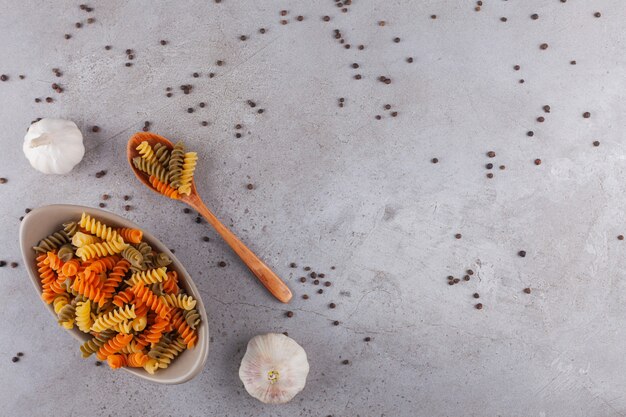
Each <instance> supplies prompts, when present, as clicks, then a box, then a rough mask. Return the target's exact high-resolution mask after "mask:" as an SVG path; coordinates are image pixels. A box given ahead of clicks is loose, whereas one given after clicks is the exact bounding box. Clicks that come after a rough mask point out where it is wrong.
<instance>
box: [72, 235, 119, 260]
mask: <svg viewBox="0 0 626 417" xmlns="http://www.w3.org/2000/svg"><path fill="white" fill-rule="evenodd" d="M128 247H129V246H128V243H124V241H123V240H117V241H115V240H112V241H109V242H101V243H94V244H91V245H86V246H83V247H82V248H78V249H76V255H78V257H79V258H81V259H82V260H83V261H86V260H88V259H92V258H96V257H102V256H106V255H115V254H116V253H120V252H122V251H123V250H124V249H126V248H128Z"/></svg>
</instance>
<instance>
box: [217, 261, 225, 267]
mask: <svg viewBox="0 0 626 417" xmlns="http://www.w3.org/2000/svg"><path fill="white" fill-rule="evenodd" d="M217 266H219V267H220V268H224V267H225V266H226V262H224V261H219V262H218V263H217Z"/></svg>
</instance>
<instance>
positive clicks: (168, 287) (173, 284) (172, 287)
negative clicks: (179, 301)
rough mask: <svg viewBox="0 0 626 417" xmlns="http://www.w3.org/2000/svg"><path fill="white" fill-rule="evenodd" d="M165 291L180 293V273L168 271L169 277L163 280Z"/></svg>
mask: <svg viewBox="0 0 626 417" xmlns="http://www.w3.org/2000/svg"><path fill="white" fill-rule="evenodd" d="M163 291H164V292H166V293H167V294H174V295H176V294H178V291H179V288H178V273H177V272H176V271H167V279H166V280H165V281H163Z"/></svg>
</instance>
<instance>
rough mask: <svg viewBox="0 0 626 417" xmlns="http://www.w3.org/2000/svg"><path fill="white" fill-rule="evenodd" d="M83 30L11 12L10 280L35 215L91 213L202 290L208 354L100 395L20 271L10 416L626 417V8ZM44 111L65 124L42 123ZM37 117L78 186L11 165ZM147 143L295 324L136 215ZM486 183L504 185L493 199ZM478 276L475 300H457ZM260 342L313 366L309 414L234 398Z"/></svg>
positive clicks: (495, 1)
mask: <svg viewBox="0 0 626 417" xmlns="http://www.w3.org/2000/svg"><path fill="white" fill-rule="evenodd" d="M78 4H79V2H69V1H55V2H45V1H17V0H12V1H10V0H4V1H2V2H1V4H0V7H1V13H0V73H4V74H8V75H9V76H10V79H9V80H8V81H7V82H0V103H1V105H2V112H1V113H0V125H1V126H2V132H1V133H0V140H1V141H2V142H1V143H2V145H3V148H2V152H1V153H0V177H6V178H7V179H8V182H7V183H6V184H3V185H0V200H1V202H0V213H1V214H2V216H1V218H0V226H1V227H0V230H1V231H0V259H4V260H6V261H8V262H11V261H17V262H21V260H20V255H19V252H18V246H17V236H18V234H17V231H18V228H19V217H20V216H22V215H23V213H24V209H25V208H27V207H38V206H41V205H45V204H50V203H61V202H62V203H75V204H86V205H93V206H96V205H97V204H98V203H99V201H100V200H99V197H100V195H101V194H103V193H109V194H111V195H112V198H111V200H109V201H107V209H109V210H111V211H113V212H115V213H118V214H123V215H125V216H126V217H128V218H129V219H131V220H133V221H135V222H138V223H140V224H142V225H144V226H145V228H146V229H147V230H150V231H151V232H153V233H155V234H156V235H157V236H159V237H161V239H162V240H163V241H164V242H165V243H166V244H168V245H169V246H170V247H171V248H174V249H176V255H177V256H179V258H180V260H181V261H182V262H183V263H184V264H185V265H186V267H187V269H188V271H189V272H190V273H191V274H193V276H194V277H195V280H196V283H197V285H198V287H199V288H200V291H201V293H202V296H203V298H204V301H205V303H206V305H207V308H208V314H209V317H210V326H211V335H212V344H211V351H210V354H209V360H208V364H207V366H206V368H205V370H204V372H203V373H202V374H201V375H200V376H198V377H197V378H196V379H194V380H193V381H192V382H189V383H187V384H184V385H180V386H173V387H172V386H157V385H153V384H150V383H146V382H143V381H140V380H138V379H136V378H133V377H131V376H130V375H127V374H126V373H123V372H114V371H111V370H109V369H107V368H106V367H100V368H98V367H96V366H94V360H93V359H91V360H82V359H81V358H80V354H79V351H78V346H77V344H76V342H75V341H74V339H72V338H71V337H70V336H68V335H67V334H66V333H64V331H63V330H62V329H61V328H59V327H56V324H55V323H54V321H53V320H52V319H51V317H50V316H49V314H48V312H46V311H45V309H44V308H43V306H42V305H41V303H40V301H38V299H37V296H36V294H35V293H34V291H33V290H32V288H31V284H30V282H29V281H28V280H27V279H26V276H25V275H24V268H23V266H22V265H20V266H19V267H18V268H17V269H11V268H10V267H8V266H7V267H4V268H1V269H0V306H2V307H1V308H0V319H1V320H0V323H2V324H0V375H1V376H2V377H1V382H0V404H2V407H1V408H0V415H3V416H17V415H26V414H28V415H31V416H40V415H55V416H84V415H97V416H108V415H120V416H137V415H159V416H170V415H176V416H179V415H183V416H206V415H214V416H222V415H229V416H260V415H263V416H270V415H271V416H326V415H332V416H387V417H389V416H538V417H544V416H622V415H626V397H624V392H625V389H626V372H625V371H626V364H625V360H624V354H623V352H624V344H625V343H624V342H625V340H626V329H625V327H624V319H623V318H624V316H625V315H626V303H625V301H626V295H625V294H626V292H625V290H626V284H624V280H623V275H624V274H623V271H624V269H625V268H626V258H625V257H624V253H625V252H626V246H624V245H626V243H624V242H621V241H618V240H617V238H616V236H617V235H618V234H620V233H626V226H624V214H623V213H624V207H625V206H626V203H625V202H624V194H625V191H626V180H625V179H624V170H625V168H626V145H625V143H624V134H623V129H622V127H623V126H624V123H625V117H626V105H625V104H624V87H625V86H624V68H625V64H626V56H625V55H624V43H625V42H626V30H625V29H624V19H625V18H626V9H624V5H623V2H622V1H620V0H596V1H593V2H591V1H577V0H568V1H567V2H566V3H562V2H561V1H559V0H550V1H546V0H532V1H531V0H525V1H508V2H507V1H501V0H485V1H484V5H483V7H482V10H481V11H480V12H476V11H474V7H475V2H473V1H457V0H448V1H443V0H442V1H430V2H418V1H410V0H403V1H399V0H398V1H388V2H374V1H365V0H355V1H354V2H353V5H351V6H350V7H349V12H348V13H345V14H344V13H341V11H340V9H339V8H337V7H335V6H334V5H333V2H332V1H331V0H316V1H306V2H305V1H300V2H286V1H263V2H261V1H252V0H249V1H233V0H223V1H222V3H221V4H215V3H213V2H212V1H208V0H207V1H177V2H167V3H165V2H158V4H157V2H149V1H133V2H123V1H106V2H105V1H102V2H93V3H89V5H90V6H92V7H94V9H95V10H94V12H93V13H91V14H88V13H86V12H84V11H81V10H79V8H78ZM282 9H286V10H288V11H289V14H288V15H287V16H286V17H285V19H288V20H289V23H288V24H287V25H281V24H280V19H281V17H280V16H279V12H280V10H282ZM596 11H599V12H601V13H602V16H601V17H600V18H596V17H594V13H595V12H596ZM533 13H537V14H539V19H537V20H533V19H531V18H530V15H531V14H533ZM431 14H436V15H437V16H438V18H437V19H436V20H433V19H431V18H430V15H431ZM89 15H92V16H93V17H95V18H96V22H95V23H93V24H87V23H86V22H85V21H86V19H87V17H88V16H89ZM297 15H302V16H304V18H305V19H304V21H302V22H298V21H297V20H296V16H297ZM324 15H329V16H331V21H330V22H328V23H325V22H323V21H322V19H321V18H322V16H324ZM501 17H507V19H508V20H507V21H506V22H502V21H501V20H500V18H501ZM379 20H385V21H386V22H387V24H386V25H385V26H384V27H381V26H379V25H378V24H377V22H378V21H379ZM78 21H82V22H83V23H84V26H83V28H81V29H76V28H75V27H74V23H75V22H78ZM260 27H265V28H267V29H268V31H267V33H266V34H265V35H261V34H259V33H258V29H259V28H260ZM334 29H339V30H340V31H341V33H342V35H343V37H344V39H345V41H346V42H347V43H350V44H351V46H352V47H351V48H350V49H349V50H347V49H345V48H344V47H343V46H342V45H341V44H339V42H338V41H337V40H336V39H334V38H333V30H334ZM65 33H69V34H71V35H72V38H71V39H70V40H67V41H66V40H65V39H63V35H64V34H65ZM242 34H244V35H247V36H249V39H248V40H246V41H240V40H239V36H240V35H242ZM396 36H398V37H400V38H401V41H400V42H399V43H394V42H393V38H394V37H396ZM161 39H165V40H167V41H168V42H169V43H168V45H166V46H161V45H160V44H159V41H160V40H161ZM544 42H546V43H548V44H549V48H548V49H547V50H541V49H540V48H539V45H540V44H541V43H544ZM106 44H110V45H112V46H113V48H112V50H111V51H105V50H104V45H106ZM358 44H364V45H365V49H363V50H359V49H357V48H356V45H358ZM127 48H130V49H133V51H134V54H135V59H134V60H133V63H134V65H133V66H132V67H130V68H127V67H125V66H124V63H125V62H126V58H125V54H124V50H126V49H127ZM409 56H412V57H414V62H413V63H412V64H409V63H407V62H406V58H407V57H409ZM218 59H221V60H224V61H225V65H224V66H221V67H218V66H216V65H215V62H216V60H218ZM571 60H576V61H577V65H570V61H571ZM352 63H358V64H359V65H360V68H358V69H353V68H351V64H352ZM516 64H518V65H521V70H519V71H514V70H513V66H514V65H516ZM54 67H58V68H59V69H60V70H61V71H62V72H63V77H61V78H57V77H55V76H54V75H53V74H52V71H51V69H52V68H54ZM194 71H197V72H199V73H200V74H201V76H200V77H199V78H197V79H196V78H193V77H192V76H191V74H192V73H193V72H194ZM210 72H215V73H216V76H215V77H214V78H212V79H210V78H209V77H208V76H207V75H208V73H210ZM357 73H358V74H362V79H361V80H358V81H357V80H355V79H353V76H354V75H355V74H357ZM19 74H24V75H25V76H26V78H25V79H24V80H20V79H19V78H18V75H19ZM381 75H384V76H388V77H390V78H391V79H392V83H391V84H389V85H386V84H384V83H381V82H379V81H377V78H378V77H379V76H381ZM521 78H523V79H524V80H525V83H523V84H521V83H519V81H518V80H519V79H521ZM53 82H60V84H61V85H62V87H63V88H64V89H65V91H64V92H63V93H62V94H56V93H54V92H52V91H51V89H50V84H51V83H53ZM187 83H189V84H192V85H193V91H192V93H191V94H189V95H183V94H182V92H181V91H180V90H179V88H178V87H179V86H180V85H181V84H187ZM168 86H171V87H173V88H174V97H172V98H170V99H168V98H166V97H165V88H166V87H168ZM46 96H51V97H54V99H55V102H54V103H52V104H45V103H42V104H36V103H34V99H35V97H44V98H45V97H46ZM339 97H344V98H345V107H343V108H339V107H338V105H337V103H338V99H339ZM247 100H254V101H255V102H256V103H257V107H256V108H254V109H252V108H250V107H249V106H248V105H247V104H246V101H247ZM201 101H203V102H206V103H207V107H205V108H204V109H201V108H199V107H198V106H197V105H198V103H199V102H201ZM387 103H389V104H391V105H392V106H393V108H392V110H391V111H394V110H396V111H398V112H399V114H398V117H396V118H393V117H390V115H389V111H386V110H384V109H383V106H384V105H385V104H387ZM546 104H548V105H550V106H551V108H552V110H551V113H550V114H545V113H544V112H543V111H542V106H544V105H546ZM191 106H194V107H195V109H196V111H195V112H194V113H191V114H189V113H187V111H186V109H187V108H188V107H191ZM258 108H263V109H265V112H264V113H263V114H258V113H256V110H257V109H258ZM585 111H589V112H591V114H592V116H591V118H589V119H584V118H583V117H582V113H583V112H585ZM377 114H380V115H382V116H383V118H382V120H380V121H379V120H376V119H375V118H374V116H375V115H377ZM46 116H49V117H64V118H69V119H72V120H74V121H76V122H77V123H78V125H79V126H80V127H81V129H82V130H83V132H84V134H85V141H86V147H87V153H86V156H85V159H84V160H83V162H82V163H81V164H80V165H79V166H78V167H77V168H76V169H75V170H74V171H73V172H72V173H71V174H69V175H66V176H62V177H57V176H44V175H41V174H39V173H38V172H36V171H34V170H33V169H32V168H31V167H30V166H29V165H28V162H27V161H26V159H25V158H24V157H23V156H22V151H21V141H22V137H23V134H24V133H25V129H26V128H27V126H28V124H29V122H30V121H31V120H33V119H35V118H37V117H46ZM539 116H544V117H545V118H546V121H545V122H544V123H537V122H536V121H535V119H536V118H537V117H539ZM146 120H147V121H150V122H151V123H152V124H151V129H152V130H153V131H155V132H158V133H160V134H162V135H164V136H166V137H170V138H172V139H184V140H185V141H186V142H187V144H188V145H189V146H190V147H191V148H194V149H197V151H198V152H199V154H200V160H201V164H200V165H199V168H198V173H197V177H196V178H197V184H198V188H199V191H200V192H201V194H202V195H203V196H205V197H206V201H207V203H208V205H209V206H210V207H212V208H213V209H214V211H215V212H216V214H217V215H218V216H219V217H220V218H221V219H223V220H224V221H225V222H226V223H227V224H232V225H233V226H232V227H233V229H234V231H235V232H236V233H238V234H239V235H240V236H241V238H242V239H243V240H244V241H245V242H247V243H248V244H249V245H250V246H251V247H252V248H253V249H254V250H256V251H257V252H258V254H259V255H260V256H261V257H262V258H263V259H265V260H266V261H267V262H268V264H269V265H271V266H273V267H274V268H275V269H276V271H277V272H278V273H279V274H280V275H281V276H283V277H284V278H285V279H286V280H287V281H288V283H289V285H290V287H291V288H292V289H293V291H294V294H295V296H294V300H293V302H292V303H291V305H289V306H284V305H281V304H279V303H278V302H276V301H274V300H273V299H272V298H271V297H270V296H269V295H268V294H267V293H266V292H265V291H264V289H263V288H262V287H261V286H260V285H259V284H258V283H257V282H256V281H255V279H254V277H252V276H251V275H250V274H249V273H248V272H247V270H246V269H245V267H244V266H243V265H242V264H241V263H240V262H239V261H238V259H237V258H236V257H235V256H234V255H233V254H232V253H231V251H230V250H229V249H228V248H227V246H226V245H225V244H224V243H223V242H221V241H220V239H219V237H218V236H217V235H216V234H215V233H214V232H213V231H211V230H209V228H208V226H207V225H206V224H201V225H198V224H196V223H195V222H194V217H195V216H193V215H192V214H189V215H185V214H183V212H182V208H183V207H182V206H181V205H180V204H177V203H175V202H172V201H168V200H166V199H164V198H161V197H159V196H157V195H155V194H153V193H151V192H149V191H148V190H146V189H144V188H141V186H140V185H139V183H138V182H137V181H136V180H135V179H134V177H133V175H132V173H131V171H130V170H129V168H128V167H127V166H126V162H125V144H126V141H127V139H128V137H129V136H130V135H131V134H132V133H133V132H135V131H138V130H140V129H141V128H142V126H143V123H144V121H146ZM203 120H206V121H208V122H210V125H209V126H207V127H203V126H201V124H200V122H201V121H203ZM237 123H241V124H243V126H244V129H243V130H242V131H243V132H244V135H243V137H242V138H239V139H237V138H235V136H234V135H235V129H234V125H235V124H237ZM93 125H98V126H100V127H101V131H100V132H99V133H92V132H91V131H90V127H91V126H93ZM529 130H532V131H534V136H533V137H528V136H527V131H529ZM594 140H598V141H600V146H599V147H594V146H592V142H593V141H594ZM491 150H493V151H495V152H496V154H497V156H496V157H495V158H493V159H489V158H487V156H486V152H488V151H491ZM433 157H437V158H439V161H440V162H439V163H438V164H432V163H431V162H430V160H431V158H433ZM536 158H541V159H542V161H543V163H542V164H541V165H540V166H536V165H535V164H534V163H533V161H534V160H535V159H536ZM488 162H492V163H494V164H495V165H496V167H498V166H499V165H501V164H504V165H506V170H504V171H501V170H499V169H494V170H493V171H494V173H495V176H494V178H493V179H487V178H486V176H485V174H486V173H487V170H486V169H485V164H486V163H488ZM102 169H105V170H107V171H108V173H107V175H106V176H105V177H103V178H101V179H96V178H95V176H94V174H95V173H96V172H97V171H99V170H102ZM248 183H252V184H254V186H255V188H254V190H252V191H249V190H247V189H246V184H248ZM125 194H128V195H130V196H132V199H131V201H130V204H132V206H133V210H132V211H130V212H125V211H124V210H123V206H124V204H126V203H125V202H124V201H123V200H122V196H123V195H125ZM456 233H461V234H462V235H463V237H462V239H460V240H457V239H455V238H454V235H455V234H456ZM203 236H209V237H210V238H211V241H210V242H208V243H205V242H203V241H202V237H203ZM520 250H525V251H526V252H527V256H526V257H525V258H521V257H519V256H517V252H518V251H520ZM221 260H224V261H226V262H227V264H228V265H227V267H226V268H218V267H217V263H218V262H219V261H221ZM290 262H296V263H297V264H298V268H297V269H291V268H289V263H290ZM305 265H309V266H311V267H312V268H313V270H315V271H317V272H324V273H326V274H327V278H329V280H330V281H332V283H333V286H332V287H330V288H326V287H324V289H325V293H324V294H322V295H318V294H317V293H316V291H317V289H318V288H319V287H316V286H314V285H313V284H311V283H310V281H311V280H309V282H307V283H306V284H302V283H300V282H299V277H300V276H302V274H303V271H302V269H301V267H303V266H305ZM331 266H336V269H335V270H331V269H330V267H331ZM467 268H471V269H473V270H474V271H475V274H474V276H473V277H472V279H471V281H469V282H463V281H462V282H461V283H460V284H458V285H455V286H449V285H447V282H446V276H447V275H449V274H452V275H454V276H456V277H461V276H462V275H463V271H464V270H465V269H467ZM526 287H530V288H531V289H532V293H531V294H525V293H524V292H523V289H524V288H526ZM474 292H479V293H480V294H481V298H480V301H481V302H482V303H483V304H484V309H483V310H481V311H478V310H476V309H475V308H474V307H473V306H474V304H475V302H476V300H474V299H473V298H472V294H473V293H474ZM302 294H308V295H310V296H311V298H310V299H309V300H303V299H302V298H301V296H302ZM330 302H335V303H336V304H337V308H336V309H335V310H330V309H329V308H328V307H327V305H328V303H330ZM288 309H291V310H293V311H294V312H295V315H294V317H293V318H291V319H287V318H285V317H284V314H285V312H286V311H287V310H288ZM333 320H339V321H340V322H341V324H340V325H339V326H333V325H332V321H333ZM268 331H276V332H284V331H287V332H289V335H290V336H292V337H293V338H295V339H296V340H297V341H298V342H299V343H300V344H302V346H304V348H305V349H306V351H307V353H308V355H309V360H310V363H311V372H310V374H309V379H308V384H307V387H306V388H305V390H304V391H303V392H302V393H301V394H300V395H298V396H297V397H296V398H295V399H294V400H293V401H292V402H291V403H290V404H288V405H284V406H278V407H277V406H264V405H262V404H260V403H259V402H257V401H256V400H255V399H253V398H251V397H249V396H248V395H247V394H246V393H245V391H244V389H243V386H242V384H241V383H240V381H239V378H238V375H237V370H238V367H239V361H240V359H241V357H242V356H243V352H244V350H245V345H246V343H247V341H248V340H249V338H250V337H252V336H254V335H256V334H259V333H264V332H268ZM366 336H370V337H371V338H372V341H371V342H369V343H366V342H364V341H363V338H364V337H366ZM18 351H22V352H24V353H25V356H24V357H23V358H22V360H21V361H20V362H18V363H15V364H14V363H12V362H11V357H12V356H13V355H15V353H16V352H18ZM343 359H349V360H350V361H351V364H350V365H341V361H342V360H343Z"/></svg>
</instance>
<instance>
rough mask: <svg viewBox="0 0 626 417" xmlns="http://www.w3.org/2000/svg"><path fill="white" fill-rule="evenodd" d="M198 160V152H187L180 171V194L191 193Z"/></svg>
mask: <svg viewBox="0 0 626 417" xmlns="http://www.w3.org/2000/svg"><path fill="white" fill-rule="evenodd" d="M197 161H198V154H197V153H196V152H187V153H186V154H185V159H184V161H183V169H182V171H181V173H180V185H179V186H178V193H179V194H185V195H189V194H191V184H192V181H193V173H194V171H195V170H196V163H197Z"/></svg>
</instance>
